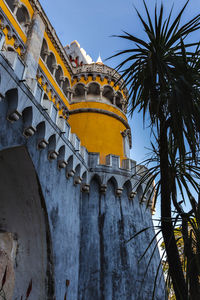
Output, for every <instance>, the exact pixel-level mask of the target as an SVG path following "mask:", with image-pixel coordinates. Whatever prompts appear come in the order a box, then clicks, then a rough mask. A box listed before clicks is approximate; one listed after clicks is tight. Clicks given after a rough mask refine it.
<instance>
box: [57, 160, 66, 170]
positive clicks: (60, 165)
mask: <svg viewBox="0 0 200 300" xmlns="http://www.w3.org/2000/svg"><path fill="white" fill-rule="evenodd" d="M66 166H67V162H66V160H59V161H58V169H65V168H66Z"/></svg>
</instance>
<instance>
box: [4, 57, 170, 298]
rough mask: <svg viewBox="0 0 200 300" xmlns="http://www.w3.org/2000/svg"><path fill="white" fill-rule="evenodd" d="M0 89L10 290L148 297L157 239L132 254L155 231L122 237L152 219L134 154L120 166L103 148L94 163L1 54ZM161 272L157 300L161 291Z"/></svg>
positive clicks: (156, 261)
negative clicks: (103, 158)
mask: <svg viewBox="0 0 200 300" xmlns="http://www.w3.org/2000/svg"><path fill="white" fill-rule="evenodd" d="M0 96H1V99H0V128H1V130H0V178H1V180H0V197H1V201H0V232H1V233H3V234H4V235H5V234H6V235H9V236H10V235H11V236H12V237H13V241H14V243H15V245H16V251H15V255H14V256H13V258H12V260H11V255H10V254H9V253H8V254H7V255H8V256H9V255H10V258H9V259H10V261H11V262H10V266H11V267H10V268H11V269H13V271H11V273H12V272H13V275H10V276H11V277H12V278H13V282H14V299H15V298H17V299H19V298H20V296H21V294H24V293H25V291H26V289H27V287H28V284H29V282H30V280H32V291H31V294H30V298H29V299H30V300H44V299H49V300H50V299H51V300H53V299H56V300H63V299H64V296H65V294H67V299H71V300H76V299H77V300H83V299H84V300H93V299H97V300H98V299H99V300H101V299H105V300H111V299H113V300H118V299H120V300H121V299H123V300H129V299H130V300H147V299H148V300H149V299H151V295H152V291H153V285H154V275H155V273H156V270H157V267H158V265H159V259H160V258H159V253H158V250H157V249H156V251H155V254H154V258H153V259H152V262H151V264H150V267H149V270H148V272H147V274H146V276H145V277H144V274H145V270H146V268H147V265H148V261H149V258H150V254H151V251H153V248H154V246H155V243H153V244H152V247H151V251H149V252H147V254H146V255H145V256H144V258H143V259H142V260H141V261H140V262H139V258H140V257H141V255H142V254H143V253H144V251H145V249H146V247H147V245H148V243H149V242H150V241H151V239H152V237H153V235H154V231H153V229H152V228H151V229H150V230H148V231H145V232H144V233H142V234H140V235H138V236H137V237H136V238H135V239H133V240H131V241H130V242H127V241H128V240H129V239H130V238H131V237H132V236H133V235H134V234H135V233H136V232H138V231H139V230H141V229H142V228H145V227H147V226H152V219H151V207H147V203H145V202H143V203H141V201H140V200H141V190H136V191H134V193H133V191H132V190H133V187H134V184H135V182H136V180H137V179H138V177H137V175H134V173H135V162H134V161H130V160H126V161H124V162H123V166H124V168H123V169H122V168H120V166H119V158H118V157H116V156H114V155H110V156H108V157H107V165H105V166H103V165H99V163H98V162H99V155H98V154H96V153H88V152H87V150H86V149H85V148H84V147H81V145H80V141H79V140H78V138H77V137H76V136H75V135H72V134H71V133H70V128H69V126H68V125H67V124H66V123H63V121H62V120H60V119H59V118H54V119H52V117H51V112H48V111H46V110H44V108H43V106H42V103H41V102H40V98H38V99H35V98H34V96H33V94H32V93H31V92H30V90H29V89H28V88H27V87H26V84H25V83H24V82H21V81H20V80H19V78H18V77H17V76H16V75H15V73H14V71H13V68H12V67H11V66H10V65H9V64H8V62H6V60H5V59H4V58H3V57H2V56H0ZM131 169H132V170H131ZM134 195H135V197H133V196H134ZM0 241H1V244H2V241H3V238H1V234H0ZM0 248H1V247H0ZM6 249H7V248H6ZM4 250H5V249H4ZM0 251H1V249H0ZM6 251H7V252H9V251H8V250H6ZM0 260H1V256H0ZM4 263H5V260H4ZM5 264H7V263H5ZM0 272H1V273H0V276H2V273H3V270H0ZM160 275H161V281H160V283H159V285H158V288H157V290H156V297H155V299H157V300H163V299H164V298H165V291H164V281H163V278H162V274H160ZM0 279H1V277H0ZM11 289H12V287H11Z"/></svg>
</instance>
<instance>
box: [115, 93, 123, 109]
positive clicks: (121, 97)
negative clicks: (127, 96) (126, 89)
mask: <svg viewBox="0 0 200 300" xmlns="http://www.w3.org/2000/svg"><path fill="white" fill-rule="evenodd" d="M122 99H123V96H122V94H121V93H120V92H117V95H116V105H117V107H119V108H120V109H122Z"/></svg>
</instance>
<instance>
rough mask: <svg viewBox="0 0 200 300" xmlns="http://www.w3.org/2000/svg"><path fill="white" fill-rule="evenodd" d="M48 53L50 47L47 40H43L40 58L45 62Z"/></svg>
mask: <svg viewBox="0 0 200 300" xmlns="http://www.w3.org/2000/svg"><path fill="white" fill-rule="evenodd" d="M47 51H48V45H47V42H46V40H45V39H43V42H42V49H41V54H40V56H41V57H42V59H43V61H45V60H46V56H47Z"/></svg>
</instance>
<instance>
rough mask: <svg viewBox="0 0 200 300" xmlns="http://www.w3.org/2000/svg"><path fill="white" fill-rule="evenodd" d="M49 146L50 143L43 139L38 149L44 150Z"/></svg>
mask: <svg viewBox="0 0 200 300" xmlns="http://www.w3.org/2000/svg"><path fill="white" fill-rule="evenodd" d="M47 145H48V142H47V141H46V140H45V139H42V140H40V141H39V142H38V149H39V150H43V149H45V148H46V146H47Z"/></svg>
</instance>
